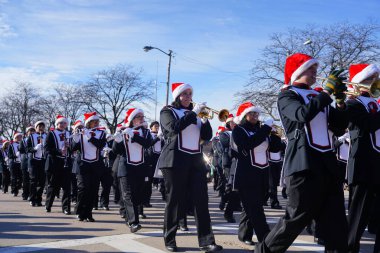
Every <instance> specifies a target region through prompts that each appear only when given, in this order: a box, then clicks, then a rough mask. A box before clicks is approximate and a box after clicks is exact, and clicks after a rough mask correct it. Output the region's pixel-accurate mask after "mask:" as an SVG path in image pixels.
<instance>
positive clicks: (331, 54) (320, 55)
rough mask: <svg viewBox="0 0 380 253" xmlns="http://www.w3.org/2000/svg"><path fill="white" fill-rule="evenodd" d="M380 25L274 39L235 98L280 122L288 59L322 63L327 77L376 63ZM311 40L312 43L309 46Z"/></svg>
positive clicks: (309, 30)
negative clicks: (279, 106) (279, 104)
mask: <svg viewBox="0 0 380 253" xmlns="http://www.w3.org/2000/svg"><path fill="white" fill-rule="evenodd" d="M378 29H379V25H378V24H375V23H372V22H370V23H367V24H350V23H339V24H334V25H331V26H325V27H320V26H315V25H309V26H308V27H306V28H304V29H294V28H293V29H289V30H288V31H287V32H285V33H275V34H272V35H271V36H270V44H269V45H268V46H266V47H265V48H264V49H263V50H262V52H261V57H260V58H259V59H258V60H257V61H255V62H254V65H253V68H252V71H251V74H250V80H249V82H248V83H247V84H246V85H245V87H244V89H243V90H242V91H239V92H237V93H236V94H235V97H236V99H237V102H238V103H240V102H242V101H253V102H254V103H255V104H256V105H258V106H260V107H261V108H262V109H263V111H264V113H266V114H269V115H270V116H271V117H273V118H274V119H275V120H279V116H278V113H277V108H276V101H277V94H278V92H279V90H280V87H281V86H282V85H283V83H284V81H283V78H284V65H285V60H286V57H287V56H288V55H290V54H293V53H296V52H300V53H306V54H309V55H311V56H313V57H315V58H317V59H318V60H319V61H320V65H319V71H320V73H321V75H322V76H327V74H328V73H329V72H330V70H331V69H332V68H336V67H337V68H342V69H345V70H347V69H348V67H349V65H351V64H353V63H361V62H366V63H373V62H376V61H377V60H378V58H379V56H380V50H379V49H380V43H379V40H378V38H377V37H376V32H378ZM306 40H310V42H311V43H305V41H306Z"/></svg>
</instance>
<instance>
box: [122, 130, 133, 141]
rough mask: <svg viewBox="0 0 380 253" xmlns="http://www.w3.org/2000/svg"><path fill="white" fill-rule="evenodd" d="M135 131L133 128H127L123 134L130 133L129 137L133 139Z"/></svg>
mask: <svg viewBox="0 0 380 253" xmlns="http://www.w3.org/2000/svg"><path fill="white" fill-rule="evenodd" d="M133 132H134V130H133V128H127V129H125V130H124V131H123V134H126V135H128V137H129V139H131V138H132V137H133V135H134V133H133Z"/></svg>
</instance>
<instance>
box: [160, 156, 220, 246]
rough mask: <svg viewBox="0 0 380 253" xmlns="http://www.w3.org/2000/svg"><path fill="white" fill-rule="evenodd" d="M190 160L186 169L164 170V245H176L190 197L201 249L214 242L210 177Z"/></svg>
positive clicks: (186, 164) (185, 166)
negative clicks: (180, 222)
mask: <svg viewBox="0 0 380 253" xmlns="http://www.w3.org/2000/svg"><path fill="white" fill-rule="evenodd" d="M194 163H195V162H194V161H193V160H192V159H191V158H187V159H184V160H183V163H182V164H183V166H181V167H175V168H167V169H162V174H163V176H164V179H165V189H166V206H165V220H164V241H165V245H167V246H173V245H176V241H175V236H176V233H177V226H178V224H179V220H180V219H181V218H183V217H185V212H186V209H187V207H188V206H187V205H186V200H187V194H190V196H191V199H192V202H193V205H194V216H195V222H196V226H197V232H198V242H199V245H200V246H201V247H203V246H207V245H210V244H213V243H215V238H214V234H213V232H212V228H211V219H210V213H209V210H208V193H207V178H206V170H205V168H204V167H195V166H194Z"/></svg>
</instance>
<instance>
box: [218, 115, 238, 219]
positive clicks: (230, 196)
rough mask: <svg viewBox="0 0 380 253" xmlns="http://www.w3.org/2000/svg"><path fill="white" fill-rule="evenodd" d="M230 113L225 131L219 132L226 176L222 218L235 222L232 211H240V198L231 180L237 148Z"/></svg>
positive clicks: (234, 169) (234, 168) (233, 124)
mask: <svg viewBox="0 0 380 253" xmlns="http://www.w3.org/2000/svg"><path fill="white" fill-rule="evenodd" d="M233 119H234V116H233V115H232V114H230V115H229V117H228V118H227V120H226V131H223V132H221V133H220V134H219V142H220V144H221V146H222V152H223V154H222V167H223V173H224V175H225V178H226V190H225V193H224V196H223V198H224V202H225V203H226V207H225V209H224V218H225V219H226V221H227V222H229V223H235V222H236V220H235V218H234V215H233V213H234V211H241V204H240V198H239V195H238V193H237V192H236V191H235V190H234V189H233V182H234V178H235V172H236V159H237V152H238V151H237V148H236V144H235V143H234V142H233V139H232V131H233V130H234V128H235V127H236V123H235V122H234V121H233Z"/></svg>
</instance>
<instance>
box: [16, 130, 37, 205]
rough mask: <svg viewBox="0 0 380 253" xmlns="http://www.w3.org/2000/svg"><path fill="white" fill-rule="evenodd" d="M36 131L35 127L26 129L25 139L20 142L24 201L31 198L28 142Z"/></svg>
mask: <svg viewBox="0 0 380 253" xmlns="http://www.w3.org/2000/svg"><path fill="white" fill-rule="evenodd" d="M35 131H36V130H35V129H34V127H33V126H29V127H27V128H26V131H25V137H24V138H23V139H22V140H21V142H20V154H21V171H22V199H23V200H28V198H29V197H30V177H29V171H28V153H29V152H28V146H27V141H28V138H29V136H30V135H31V134H33V133H34V132H35Z"/></svg>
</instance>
